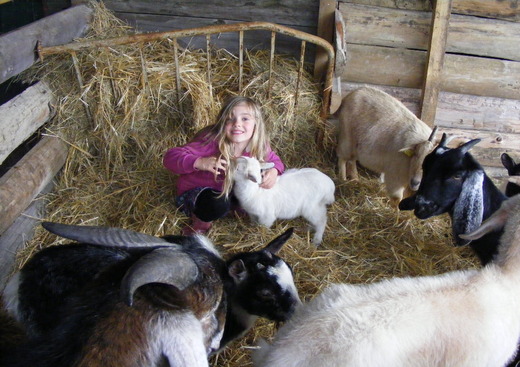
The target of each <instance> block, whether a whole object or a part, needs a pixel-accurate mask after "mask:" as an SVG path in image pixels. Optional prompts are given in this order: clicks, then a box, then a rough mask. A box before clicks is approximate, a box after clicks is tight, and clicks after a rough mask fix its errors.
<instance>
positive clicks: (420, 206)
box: [399, 134, 506, 264]
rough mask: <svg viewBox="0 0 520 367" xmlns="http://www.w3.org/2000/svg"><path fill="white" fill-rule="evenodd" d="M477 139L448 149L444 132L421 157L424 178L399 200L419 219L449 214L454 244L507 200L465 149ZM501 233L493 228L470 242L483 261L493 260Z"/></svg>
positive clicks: (462, 241)
mask: <svg viewBox="0 0 520 367" xmlns="http://www.w3.org/2000/svg"><path fill="white" fill-rule="evenodd" d="M479 141H480V139H473V140H470V141H468V142H467V143H465V144H463V145H461V146H460V147H458V148H453V149H451V148H448V147H446V144H447V137H446V134H443V136H442V139H441V141H440V142H439V144H438V146H437V147H436V148H435V149H434V150H433V151H432V152H431V153H430V154H428V155H427V156H426V158H425V159H424V162H423V178H422V181H421V184H420V185H419V189H418V190H417V192H416V194H415V195H413V196H411V197H408V198H406V199H403V200H402V201H401V202H400V203H399V209H401V210H412V209H413V210H414V213H415V216H416V217H417V218H419V219H427V218H430V217H433V216H436V215H440V214H443V213H449V215H450V217H451V220H452V230H453V235H454V239H455V244H456V245H457V246H462V245H466V244H467V243H468V242H469V241H467V240H463V239H461V238H459V235H460V234H463V233H468V232H471V231H473V230H474V229H476V228H477V227H479V226H480V224H481V223H482V221H483V220H485V219H487V218H488V217H489V216H490V215H491V214H493V213H494V212H495V211H496V210H497V209H498V208H499V207H500V204H502V202H503V201H504V200H505V199H506V196H505V195H504V194H503V193H502V192H501V191H500V190H499V189H498V188H497V187H496V186H495V185H494V184H493V182H492V181H491V179H490V178H489V177H488V176H487V175H486V173H485V172H484V169H483V168H482V166H481V165H480V164H479V163H478V162H477V161H476V160H475V158H473V156H472V155H471V154H470V153H469V152H468V151H469V150H470V149H471V148H472V147H473V146H474V145H475V144H477V143H478V142H479ZM501 234H502V232H501V231H495V232H492V233H489V234H487V235H485V236H483V237H482V238H480V239H478V240H475V241H472V242H471V243H470V246H471V248H472V249H473V250H474V251H475V253H476V254H477V256H478V257H479V259H480V261H481V262H482V264H487V263H488V262H489V261H491V260H492V259H493V257H494V255H495V254H496V252H497V246H498V240H499V238H500V235H501Z"/></svg>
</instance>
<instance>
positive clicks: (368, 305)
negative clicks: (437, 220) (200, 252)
mask: <svg viewBox="0 0 520 367" xmlns="http://www.w3.org/2000/svg"><path fill="white" fill-rule="evenodd" d="M508 216H509V217H510V219H509V220H508V222H507V225H506V227H505V231H504V235H503V237H502V239H501V245H500V250H499V255H498V257H497V259H496V261H495V262H493V263H489V264H488V265H487V266H485V267H484V268H482V269H480V270H466V271H456V272H451V273H447V274H444V275H440V276H431V277H419V278H394V279H389V280H385V281H382V282H379V283H375V284H371V285H348V284H343V285H339V284H338V285H333V286H331V287H329V288H328V289H326V290H325V291H324V292H323V293H321V294H320V295H318V296H317V297H316V298H315V299H314V300H312V301H311V302H309V303H308V304H306V305H304V306H301V307H300V308H299V309H297V311H296V313H295V314H294V315H293V317H292V318H291V319H290V320H289V322H288V323H286V324H285V325H284V326H283V327H282V328H281V329H280V330H279V331H278V334H277V335H276V337H275V340H274V342H273V343H272V345H271V346H269V345H267V344H266V343H265V342H264V345H263V346H262V347H261V348H260V349H259V350H258V351H257V352H256V353H255V355H254V356H253V358H254V361H255V366H256V367H261V366H269V367H278V366H280V367H282V366H283V367H296V366H306V367H314V366H327V367H339V366H341V367H350V366H363V367H376V366H377V367H383V366H384V367H412V366H413V367H416V366H421V367H430V366H438V367H441V366H442V367H446V366H457V367H465V366H467V367H479V366H487V367H492V366H504V365H505V364H506V362H508V360H510V359H511V357H512V356H513V355H514V353H515V351H516V349H517V342H518V340H519V337H520V312H519V308H520V226H519V222H520V196H515V197H513V198H511V199H509V200H508V201H506V202H504V203H503V204H502V207H501V208H500V209H499V210H498V211H497V212H495V214H493V216H492V217H490V218H489V219H488V220H487V221H485V222H484V223H483V224H482V226H481V227H480V228H479V229H477V230H476V231H474V232H473V233H471V234H469V235H463V236H464V237H465V238H466V239H470V240H472V239H476V238H478V237H479V236H482V235H484V234H485V233H487V232H489V231H493V230H496V229H497V228H500V227H501V226H503V225H504V222H505V219H507V217H508Z"/></svg>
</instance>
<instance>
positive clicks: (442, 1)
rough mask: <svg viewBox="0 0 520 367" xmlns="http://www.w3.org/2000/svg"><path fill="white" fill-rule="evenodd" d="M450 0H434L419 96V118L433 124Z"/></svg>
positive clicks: (430, 124) (448, 19) (440, 79)
mask: <svg viewBox="0 0 520 367" xmlns="http://www.w3.org/2000/svg"><path fill="white" fill-rule="evenodd" d="M451 1H452V0H436V1H435V4H434V6H433V11H432V26H431V34H430V47H429V49H428V60H427V63H426V72H425V78H424V84H423V89H422V96H421V116H420V117H421V120H423V121H424V122H425V123H427V124H428V125H429V126H433V125H434V124H435V112H436V110H437V102H438V99H439V91H440V86H441V81H442V67H443V65H444V54H445V52H446V40H447V38H448V25H449V21H450V14H451Z"/></svg>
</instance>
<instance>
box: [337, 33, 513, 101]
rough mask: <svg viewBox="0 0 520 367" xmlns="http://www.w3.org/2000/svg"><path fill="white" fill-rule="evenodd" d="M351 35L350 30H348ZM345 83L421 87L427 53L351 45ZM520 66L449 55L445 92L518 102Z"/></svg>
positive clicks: (342, 76)
mask: <svg viewBox="0 0 520 367" xmlns="http://www.w3.org/2000/svg"><path fill="white" fill-rule="evenodd" d="M347 32H348V31H347ZM348 52H349V54H350V57H349V60H348V63H347V67H346V68H345V72H344V73H343V74H342V75H341V79H342V80H344V81H350V82H356V83H369V84H380V85H389V86H398V87H407V88H421V86H422V83H423V72H424V68H425V64H426V51H420V50H409V49H403V48H389V47H379V46H368V45H358V44H348ZM515 75H517V76H518V75H520V63H519V62H513V61H505V60H498V59H488V58H484V57H471V56H463V55H455V54H446V58H445V60H444V70H443V82H442V90H444V91H449V92H453V93H462V94H474V95H481V96H493V97H498V98H511V99H517V98H519V96H520V78H515V77H514V76H515Z"/></svg>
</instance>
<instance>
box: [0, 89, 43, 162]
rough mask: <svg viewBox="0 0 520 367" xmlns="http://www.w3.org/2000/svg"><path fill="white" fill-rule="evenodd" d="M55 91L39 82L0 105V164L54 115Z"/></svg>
mask: <svg viewBox="0 0 520 367" xmlns="http://www.w3.org/2000/svg"><path fill="white" fill-rule="evenodd" d="M52 103H53V94H52V91H51V90H50V89H49V87H48V86H47V85H46V84H45V83H44V82H38V83H36V84H34V85H32V86H30V87H29V88H27V89H26V90H25V91H24V92H22V93H21V94H19V95H18V96H16V97H15V98H13V99H11V100H10V101H8V102H7V103H5V104H3V105H1V106H0V116H2V118H1V119H0V164H1V163H2V162H3V161H4V160H5V159H6V158H7V156H8V155H9V154H11V153H12V152H13V151H14V150H15V149H16V148H17V147H18V146H19V145H20V144H21V143H23V142H24V141H25V140H27V139H28V138H29V137H30V136H31V135H32V134H34V133H35V132H36V131H37V130H38V129H39V128H40V127H41V126H42V125H43V124H44V123H45V122H47V121H49V119H50V118H51V117H52V106H51V105H52Z"/></svg>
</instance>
